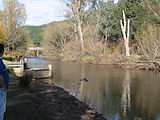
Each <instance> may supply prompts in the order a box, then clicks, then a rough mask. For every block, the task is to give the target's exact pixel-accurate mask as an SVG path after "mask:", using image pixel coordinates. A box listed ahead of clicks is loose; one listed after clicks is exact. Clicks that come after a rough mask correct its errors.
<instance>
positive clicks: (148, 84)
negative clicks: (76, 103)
mask: <svg viewBox="0 0 160 120" xmlns="http://www.w3.org/2000/svg"><path fill="white" fill-rule="evenodd" d="M53 68H54V78H53V81H52V82H54V83H55V84H57V85H59V86H62V87H64V88H65V89H67V90H69V91H70V92H71V93H72V94H73V95H75V96H76V97H77V98H79V99H81V100H82V101H84V102H86V103H88V104H89V105H90V106H91V107H93V108H95V109H96V110H97V111H99V112H101V113H103V114H104V115H105V116H106V117H107V119H108V120H160V94H159V93H160V79H159V78H160V73H154V72H146V71H145V72H143V71H134V70H133V71H129V70H125V69H120V68H115V67H109V66H103V65H102V66H97V65H90V64H82V63H69V62H67V63H65V62H64V63H63V62H57V63H54V67H53ZM81 78H87V79H88V82H85V81H80V79H81Z"/></svg>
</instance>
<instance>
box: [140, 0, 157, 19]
mask: <svg viewBox="0 0 160 120" xmlns="http://www.w3.org/2000/svg"><path fill="white" fill-rule="evenodd" d="M142 5H143V6H144V7H145V8H147V9H148V10H149V11H151V12H152V13H153V14H154V15H155V16H156V17H157V18H158V19H160V1H159V0H143V4H142Z"/></svg>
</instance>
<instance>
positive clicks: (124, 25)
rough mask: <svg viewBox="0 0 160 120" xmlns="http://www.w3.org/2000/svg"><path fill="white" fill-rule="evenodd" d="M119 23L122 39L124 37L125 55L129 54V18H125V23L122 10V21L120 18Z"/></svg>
mask: <svg viewBox="0 0 160 120" xmlns="http://www.w3.org/2000/svg"><path fill="white" fill-rule="evenodd" d="M120 25H121V30H122V34H123V39H124V45H125V50H126V56H130V50H129V33H130V19H127V23H126V16H125V13H124V11H123V21H122V20H120ZM126 32H127V33H126ZM126 34H127V35H126Z"/></svg>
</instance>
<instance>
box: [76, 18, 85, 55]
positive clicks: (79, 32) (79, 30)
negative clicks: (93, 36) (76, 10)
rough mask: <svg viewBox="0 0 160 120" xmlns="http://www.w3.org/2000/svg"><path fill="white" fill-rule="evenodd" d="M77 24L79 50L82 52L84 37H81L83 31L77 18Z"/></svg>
mask: <svg viewBox="0 0 160 120" xmlns="http://www.w3.org/2000/svg"><path fill="white" fill-rule="evenodd" d="M77 24H78V26H77V27H78V34H79V39H80V41H81V50H82V53H84V39H83V32H82V26H81V21H80V20H77Z"/></svg>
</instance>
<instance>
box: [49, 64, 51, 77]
mask: <svg viewBox="0 0 160 120" xmlns="http://www.w3.org/2000/svg"><path fill="white" fill-rule="evenodd" d="M48 69H49V77H52V65H51V64H50V65H48Z"/></svg>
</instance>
